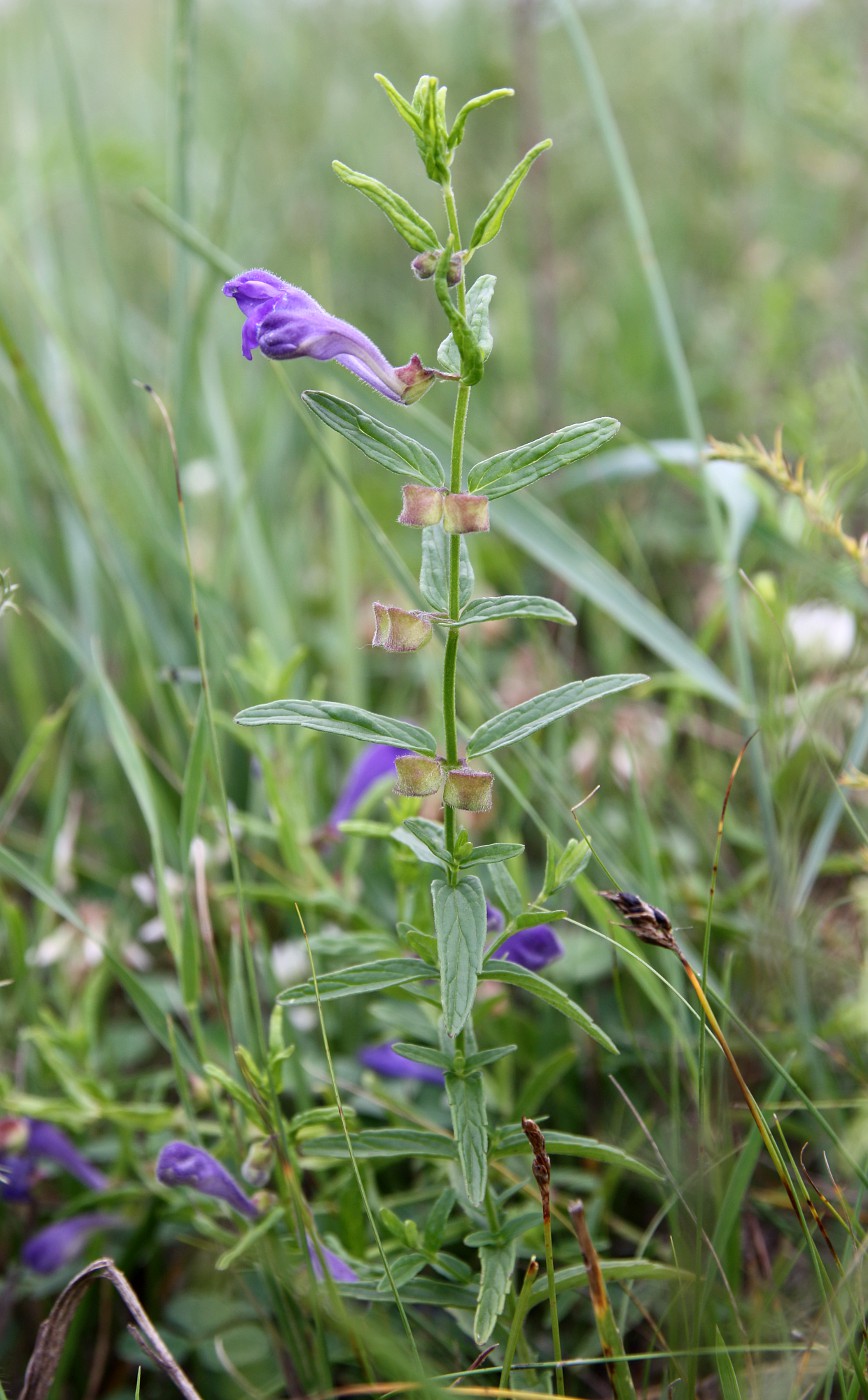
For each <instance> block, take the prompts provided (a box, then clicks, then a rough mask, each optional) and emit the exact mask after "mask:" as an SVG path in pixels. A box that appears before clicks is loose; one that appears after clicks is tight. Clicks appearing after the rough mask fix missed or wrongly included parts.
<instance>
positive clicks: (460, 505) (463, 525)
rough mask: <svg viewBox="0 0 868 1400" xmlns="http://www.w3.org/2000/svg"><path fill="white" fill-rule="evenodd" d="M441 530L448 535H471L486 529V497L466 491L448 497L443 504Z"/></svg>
mask: <svg viewBox="0 0 868 1400" xmlns="http://www.w3.org/2000/svg"><path fill="white" fill-rule="evenodd" d="M443 529H444V530H445V531H446V533H447V534H449V535H472V534H474V533H475V532H476V531H478V530H487V529H488V497H487V496H474V495H471V494H470V492H468V491H462V492H460V493H458V494H455V495H449V496H447V497H446V499H445V501H444V502H443Z"/></svg>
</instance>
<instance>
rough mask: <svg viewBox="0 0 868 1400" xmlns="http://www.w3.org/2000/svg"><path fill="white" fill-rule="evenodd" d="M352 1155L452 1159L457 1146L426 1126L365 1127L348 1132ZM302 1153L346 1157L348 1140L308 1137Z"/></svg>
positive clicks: (340, 1135)
mask: <svg viewBox="0 0 868 1400" xmlns="http://www.w3.org/2000/svg"><path fill="white" fill-rule="evenodd" d="M350 1141H351V1142H352V1146H353V1155H354V1156H355V1157H359V1158H366V1159H368V1160H375V1159H376V1158H379V1157H419V1158H420V1159H421V1160H423V1161H424V1160H425V1159H426V1158H428V1157H445V1158H447V1159H449V1160H452V1161H454V1160H455V1159H456V1158H457V1156H458V1149H457V1147H456V1146H455V1143H454V1141H453V1139H452V1138H451V1137H446V1136H445V1135H444V1134H443V1133H432V1132H429V1131H428V1130H427V1129H425V1128H364V1129H363V1130H362V1131H361V1132H360V1133H351V1134H350ZM304 1149H305V1156H307V1157H328V1158H338V1159H339V1160H341V1161H343V1160H344V1159H346V1158H348V1157H349V1151H348V1149H347V1140H346V1138H345V1137H344V1135H343V1133H327V1134H324V1135H323V1136H322V1137H319V1138H311V1139H310V1140H309V1141H307V1142H305V1143H304Z"/></svg>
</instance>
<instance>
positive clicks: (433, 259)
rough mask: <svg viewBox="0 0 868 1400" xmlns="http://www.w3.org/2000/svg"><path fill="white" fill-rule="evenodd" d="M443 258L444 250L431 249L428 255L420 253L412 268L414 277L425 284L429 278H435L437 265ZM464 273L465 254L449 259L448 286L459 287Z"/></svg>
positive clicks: (455, 255) (454, 255)
mask: <svg viewBox="0 0 868 1400" xmlns="http://www.w3.org/2000/svg"><path fill="white" fill-rule="evenodd" d="M442 256H443V249H442V248H431V249H430V250H429V251H428V252H426V253H420V254H419V255H418V257H415V258H414V259H413V261H412V262H411V264H410V266H411V268H412V269H413V275H414V276H415V277H418V278H419V280H420V282H425V281H427V280H428V278H429V277H433V276H434V274H435V272H436V271H437V264H438V263H439V261H440V259H441V257H442ZM463 271H464V254H463V253H453V254H452V256H451V257H450V259H449V266H448V268H447V269H446V285H447V286H448V287H457V285H458V283H459V282H460V281H461V274H462V273H463Z"/></svg>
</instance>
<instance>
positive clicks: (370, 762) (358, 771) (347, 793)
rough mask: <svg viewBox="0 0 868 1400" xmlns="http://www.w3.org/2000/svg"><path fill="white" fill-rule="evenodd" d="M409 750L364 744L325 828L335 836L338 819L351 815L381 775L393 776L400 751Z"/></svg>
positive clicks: (406, 751) (343, 819)
mask: <svg viewBox="0 0 868 1400" xmlns="http://www.w3.org/2000/svg"><path fill="white" fill-rule="evenodd" d="M409 753H412V749H396V748H393V747H392V746H391V744H366V745H365V747H364V748H363V749H362V752H361V753H360V755H359V757H358V758H357V759H356V760H355V762H354V763H353V765H352V767H351V768H350V770H349V772H348V773H347V776H346V780H345V782H344V785H343V787H342V788H341V790H340V793H339V794H338V799H337V801H336V802H335V805H334V807H332V809H331V811H330V812H329V814H328V817H327V819H326V823H325V825H326V830H327V832H328V834H329V835H330V836H338V835H339V834H340V833H339V832H338V829H337V828H338V824H339V822H344V821H346V820H347V819H348V818H349V817H351V816H352V815H353V812H354V811H355V810H356V808H357V807H358V806H359V803H360V802H361V801H362V799H363V798H364V797H365V796H366V795H367V794H368V793H369V792H370V790H371V788H372V787H373V786H374V784H375V783H378V782H379V781H380V779H381V778H386V777H392V778H393V777H394V776H395V759H396V758H400V757H401V755H402V754H409Z"/></svg>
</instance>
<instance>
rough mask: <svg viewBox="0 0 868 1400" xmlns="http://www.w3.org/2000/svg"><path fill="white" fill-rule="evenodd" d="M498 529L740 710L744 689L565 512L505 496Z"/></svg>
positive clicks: (705, 689) (694, 682) (701, 687)
mask: <svg viewBox="0 0 868 1400" xmlns="http://www.w3.org/2000/svg"><path fill="white" fill-rule="evenodd" d="M497 528H498V530H499V531H501V533H503V534H505V535H506V536H507V538H508V539H510V540H512V542H513V544H516V545H518V547H519V549H522V550H523V551H524V552H525V554H527V555H529V556H530V558H531V559H536V560H537V562H538V563H540V564H542V565H543V566H544V568H546V569H549V570H551V572H552V573H554V574H556V575H557V577H558V578H560V579H562V580H563V582H564V583H567V584H569V585H570V586H571V587H572V588H575V589H576V591H577V593H578V594H579V595H580V596H581V597H582V598H587V599H588V601H589V602H591V603H594V604H595V605H596V606H597V607H598V608H600V609H601V610H602V612H604V613H605V614H606V616H607V617H611V618H613V619H614V620H615V621H616V622H617V623H618V624H619V626H621V627H623V628H624V630H625V631H626V632H628V633H629V634H630V636H631V637H636V638H637V640H638V641H640V642H641V643H642V645H643V646H644V647H647V648H648V649H649V650H650V651H653V652H654V654H655V656H660V657H662V658H663V659H664V660H665V661H667V662H669V664H670V665H671V666H673V667H674V668H676V669H677V670H678V671H679V672H680V673H681V674H682V675H683V676H684V677H685V679H686V680H687V681H688V682H689V684H690V685H691V686H692V687H694V688H695V689H696V690H698V691H700V692H702V693H703V694H705V695H711V696H713V697H714V699H716V700H720V701H721V702H722V703H723V704H724V705H726V706H728V707H729V708H730V709H731V710H735V711H736V713H741V712H742V710H743V708H744V706H743V704H742V701H741V697H740V696H739V693H738V691H737V690H736V689H735V687H734V686H733V685H731V684H730V682H729V681H728V680H727V678H726V676H724V674H723V673H722V671H720V670H719V669H718V667H717V666H715V664H714V662H713V661H711V660H710V659H709V657H707V656H706V655H705V654H704V653H703V652H701V651H700V649H699V647H698V646H696V644H695V643H694V642H692V641H691V640H690V638H689V637H687V636H686V635H685V633H684V632H682V631H681V629H680V628H679V627H676V626H675V624H674V623H673V622H670V620H669V618H668V617H664V615H663V613H661V612H660V611H659V609H658V608H655V607H654V605H653V603H650V602H649V601H648V599H647V598H645V597H643V595H642V594H641V593H640V592H639V590H638V589H637V588H634V587H633V585H632V584H631V583H629V582H628V581H627V579H625V578H623V577H622V575H621V574H619V573H618V570H617V569H616V568H614V567H613V566H612V565H611V564H610V563H609V562H608V561H607V560H606V559H604V558H603V557H602V555H600V554H598V553H597V551H596V550H595V549H593V548H592V547H591V545H589V544H588V542H587V540H586V539H585V538H584V537H583V536H582V535H580V534H579V532H578V531H577V530H576V529H574V528H573V526H572V525H570V524H569V523H568V522H567V521H565V520H564V519H563V517H562V514H558V513H556V512H555V511H553V510H550V509H549V508H548V507H547V506H544V505H542V504H541V503H540V502H539V501H537V500H535V499H534V498H533V497H532V496H525V497H524V499H523V500H521V501H509V500H506V501H502V502H501V503H500V506H499V507H498V511H497Z"/></svg>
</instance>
